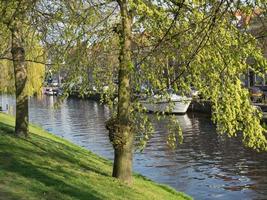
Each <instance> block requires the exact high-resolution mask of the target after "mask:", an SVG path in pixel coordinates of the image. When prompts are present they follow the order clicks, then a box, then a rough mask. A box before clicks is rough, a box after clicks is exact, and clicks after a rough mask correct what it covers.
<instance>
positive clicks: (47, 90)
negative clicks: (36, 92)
mask: <svg viewBox="0 0 267 200" xmlns="http://www.w3.org/2000/svg"><path fill="white" fill-rule="evenodd" d="M44 94H45V95H48V96H54V95H55V96H57V95H59V90H58V88H52V87H47V88H45V90H44Z"/></svg>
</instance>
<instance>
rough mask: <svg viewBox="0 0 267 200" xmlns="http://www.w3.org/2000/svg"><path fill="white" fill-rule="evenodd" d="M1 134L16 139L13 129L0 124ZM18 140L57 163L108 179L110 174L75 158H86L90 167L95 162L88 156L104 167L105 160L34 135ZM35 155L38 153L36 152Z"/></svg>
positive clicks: (107, 163)
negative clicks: (63, 162) (65, 162)
mask: <svg viewBox="0 0 267 200" xmlns="http://www.w3.org/2000/svg"><path fill="white" fill-rule="evenodd" d="M1 132H4V133H6V134H8V135H11V136H14V137H16V136H15V135H14V127H12V126H9V125H6V124H4V123H1V122H0V133H1ZM18 139H20V140H24V141H25V142H28V143H29V144H31V145H33V146H34V147H35V148H36V149H39V150H41V151H42V152H43V154H42V155H43V156H47V157H50V158H52V159H54V160H57V161H58V162H60V161H61V160H64V161H67V162H69V163H75V164H76V165H78V166H80V168H83V169H84V170H88V171H91V172H94V173H97V174H100V175H102V176H108V177H110V174H109V173H105V172H103V169H99V168H97V167H93V166H89V165H86V164H85V163H83V162H81V160H80V159H78V158H75V157H77V155H82V156H83V157H88V162H89V161H90V164H91V165H92V164H93V162H95V161H94V160H92V159H90V156H93V157H94V159H98V160H99V161H101V162H102V163H104V164H106V165H110V163H109V162H108V161H107V160H105V159H102V158H100V157H97V158H96V157H95V156H94V155H92V154H91V155H90V153H89V152H88V153H87V154H86V153H83V152H81V150H80V151H74V149H73V148H71V147H69V146H68V145H66V144H64V143H60V142H58V141H55V140H52V139H49V138H46V137H43V136H40V135H36V134H30V137H29V138H18ZM17 148H21V150H23V151H28V150H27V148H22V147H17ZM29 153H30V154H32V153H33V152H32V151H30V152H29ZM35 153H38V152H37V151H36V152H35ZM39 154H40V153H39ZM95 164H96V163H95Z"/></svg>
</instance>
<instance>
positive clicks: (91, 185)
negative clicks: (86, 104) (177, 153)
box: [0, 113, 191, 200]
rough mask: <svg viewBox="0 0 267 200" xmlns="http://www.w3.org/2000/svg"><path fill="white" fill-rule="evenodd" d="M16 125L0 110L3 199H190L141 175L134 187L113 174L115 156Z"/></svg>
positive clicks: (34, 128) (0, 188) (1, 189)
mask: <svg viewBox="0 0 267 200" xmlns="http://www.w3.org/2000/svg"><path fill="white" fill-rule="evenodd" d="M14 130H15V129H14V118H13V117H11V116H8V115H6V114H3V113H0V146H1V148H0V200H12V199H14V200H15V199H27V200H31V199H32V200H33V199H49V200H53V199H57V200H60V199H64V200H69V199H86V200H88V199H94V200H97V199H101V200H102V199H129V200H130V199H178V200H179V199H181V200H183V199H191V198H190V197H189V196H187V195H185V194H183V193H180V192H177V191H175V190H174V189H172V188H170V187H168V186H165V185H160V184H157V183H154V182H152V181H150V180H148V179H147V178H145V177H143V176H141V175H138V174H135V175H134V178H133V181H134V184H133V185H132V186H131V187H129V186H127V185H126V184H124V183H122V182H120V181H119V180H117V179H115V178H113V177H112V176H111V174H112V163H111V162H110V161H108V160H105V159H103V158H101V157H99V156H97V155H95V154H93V153H92V152H90V151H88V150H86V149H84V148H82V147H79V146H76V145H74V144H72V143H70V142H68V141H66V140H64V139H61V138H59V137H56V136H54V135H52V134H50V133H48V132H46V131H44V130H42V129H41V128H39V127H37V126H34V125H31V126H30V129H29V131H30V133H31V134H30V135H29V137H27V138H17V137H15V136H14Z"/></svg>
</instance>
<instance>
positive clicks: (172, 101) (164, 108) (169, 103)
mask: <svg viewBox="0 0 267 200" xmlns="http://www.w3.org/2000/svg"><path fill="white" fill-rule="evenodd" d="M191 101H192V98H191V97H185V96H180V95H177V94H170V95H169V97H162V96H160V95H154V96H153V97H152V98H148V99H146V100H141V101H140V103H141V104H142V105H143V107H144V108H146V110H147V111H151V112H161V113H163V112H164V113H172V114H185V113H186V111H187V109H188V107H189V105H190V103H191Z"/></svg>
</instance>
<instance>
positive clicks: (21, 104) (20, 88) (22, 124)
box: [10, 23, 29, 136]
mask: <svg viewBox="0 0 267 200" xmlns="http://www.w3.org/2000/svg"><path fill="white" fill-rule="evenodd" d="M10 30H11V33H12V47H11V53H12V58H13V65H14V75H15V89H16V125H15V134H16V135H17V136H23V135H24V136H28V132H29V127H28V126H29V111H28V110H29V108H28V94H27V91H26V90H27V89H26V83H27V67H26V64H25V51H24V47H23V39H22V35H21V32H20V31H21V30H20V26H19V25H18V24H16V23H15V24H14V25H13V26H12V28H11V29H10Z"/></svg>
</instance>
